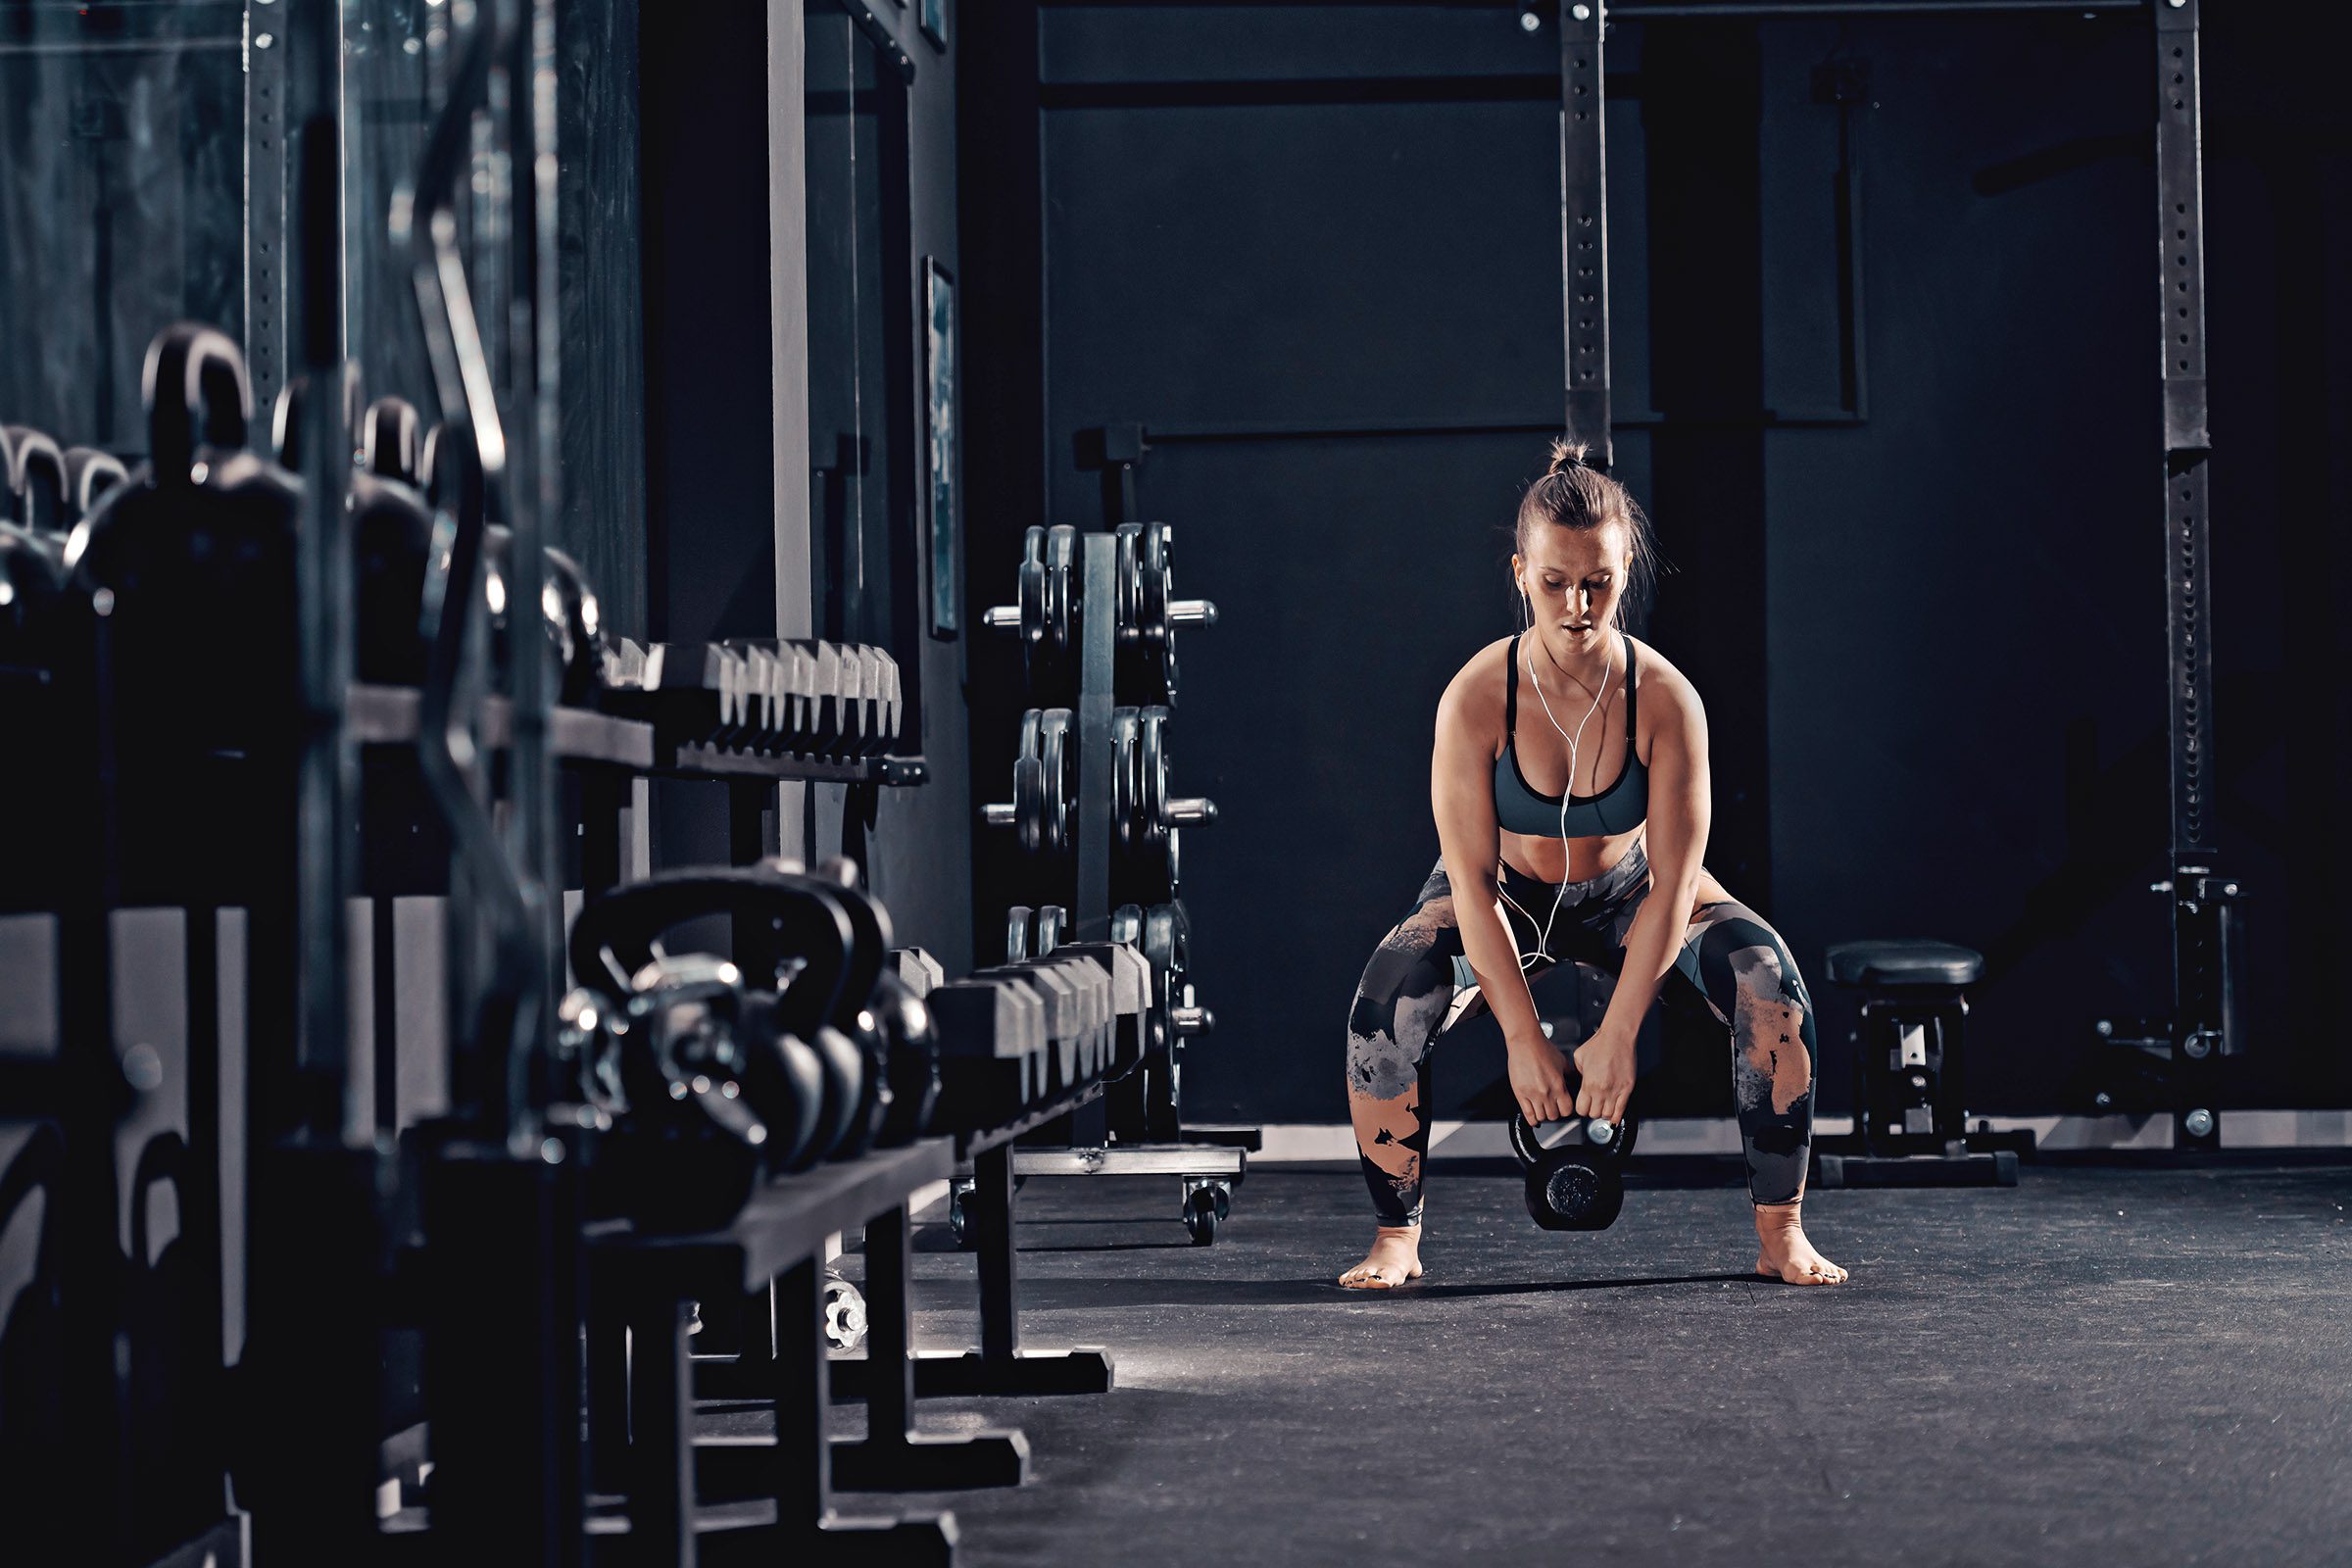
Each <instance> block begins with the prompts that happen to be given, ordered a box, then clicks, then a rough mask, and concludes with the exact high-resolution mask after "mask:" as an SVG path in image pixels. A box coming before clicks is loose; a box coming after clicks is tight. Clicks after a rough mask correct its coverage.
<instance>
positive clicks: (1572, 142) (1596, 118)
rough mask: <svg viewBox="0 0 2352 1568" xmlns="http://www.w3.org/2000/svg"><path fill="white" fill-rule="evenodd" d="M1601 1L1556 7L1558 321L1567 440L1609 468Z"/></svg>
mask: <svg viewBox="0 0 2352 1568" xmlns="http://www.w3.org/2000/svg"><path fill="white" fill-rule="evenodd" d="M1600 13H1601V0H1568V3H1565V4H1563V5H1562V6H1561V7H1560V284H1561V291H1560V305H1561V311H1560V318H1561V326H1562V329H1563V331H1564V333H1565V335H1566V338H1567V373H1568V389H1567V390H1568V398H1567V405H1568V406H1567V423H1566V428H1567V432H1568V439H1569V440H1570V441H1578V442H1583V443H1584V444H1585V445H1586V446H1587V447H1588V448H1590V449H1591V450H1590V452H1589V453H1588V457H1589V459H1591V460H1592V461H1593V466H1595V467H1598V468H1600V469H1603V470H1604V471H1605V470H1606V469H1608V468H1609V467H1610V466H1613V463H1614V461H1615V457H1616V449H1615V446H1614V444H1613V443H1612V441H1611V439H1610V432H1609V218H1608V201H1607V197H1608V158H1607V149H1606V140H1607V138H1606V136H1605V134H1604V127H1605V116H1604V115H1603V113H1602V102H1601V82H1602V79H1603V78H1602V74H1601V32H1602V25H1601V15H1600Z"/></svg>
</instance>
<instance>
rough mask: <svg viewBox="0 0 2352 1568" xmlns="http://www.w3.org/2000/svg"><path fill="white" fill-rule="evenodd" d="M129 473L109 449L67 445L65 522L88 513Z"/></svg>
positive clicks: (68, 523)
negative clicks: (66, 513)
mask: <svg viewBox="0 0 2352 1568" xmlns="http://www.w3.org/2000/svg"><path fill="white" fill-rule="evenodd" d="M129 477H130V470H129V469H128V468H125V467H124V466H123V460H122V459H121V458H118V457H116V456H115V455H114V454H113V453H111V452H101V451H99V450H98V449H97V448H95V447H68V448H67V449H66V510H67V512H68V514H69V515H68V516H67V518H66V526H67V527H68V528H69V529H70V528H72V527H73V524H74V523H77V522H79V521H80V520H81V519H82V518H84V517H86V516H88V515H90V509H91V508H93V507H95V506H97V505H98V503H99V501H100V500H101V499H102V498H103V497H104V496H105V495H106V493H107V492H108V491H109V490H112V489H113V488H114V487H115V486H117V485H119V484H122V483H123V482H124V481H126V480H128V479H129Z"/></svg>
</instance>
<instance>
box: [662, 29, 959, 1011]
mask: <svg viewBox="0 0 2352 1568" xmlns="http://www.w3.org/2000/svg"><path fill="white" fill-rule="evenodd" d="M807 9H808V14H809V18H810V19H811V20H815V19H818V18H827V19H830V18H837V17H838V16H839V15H840V11H839V8H838V7H836V6H833V5H831V4H830V0H809V5H808V8H807ZM873 15H874V16H876V17H877V18H878V19H879V22H880V25H882V27H883V28H884V29H885V30H886V31H888V32H889V33H890V34H891V35H892V36H893V37H894V38H895V39H896V41H897V44H898V47H899V48H900V49H902V50H903V51H905V53H906V55H907V57H909V58H911V59H912V61H913V62H914V77H913V80H912V81H911V82H909V83H907V87H906V96H905V107H906V114H907V128H906V141H905V156H906V159H907V171H906V181H905V199H906V201H907V212H906V214H905V215H904V221H905V223H906V241H905V244H904V247H903V249H904V250H905V251H906V253H907V254H906V256H905V258H904V262H905V267H904V270H900V269H898V268H890V269H887V270H886V269H884V268H883V267H882V265H881V264H880V263H876V264H875V266H874V268H873V270H872V271H871V272H870V274H869V273H868V272H867V271H865V270H861V271H860V273H859V276H858V287H859V288H860V289H861V290H863V289H873V290H877V291H878V294H879V298H880V300H881V302H882V308H883V309H884V310H886V311H890V312H896V313H899V318H900V323H899V324H900V329H899V330H896V331H895V333H894V336H895V338H896V340H897V341H898V342H899V343H900V344H901V345H902V347H901V350H900V351H899V352H897V353H896V354H894V356H893V359H894V361H895V362H896V363H895V364H894V365H893V367H892V368H891V369H890V370H889V371H888V373H889V374H892V375H897V376H901V377H904V380H903V381H902V382H901V383H900V396H898V397H896V398H890V399H883V400H879V401H882V402H884V403H886V404H888V405H889V406H890V408H891V409H892V414H891V416H890V417H891V419H892V425H891V430H890V437H891V439H892V440H893V441H895V442H896V443H898V444H899V445H900V446H901V447H902V448H903V449H904V450H905V451H907V452H911V453H917V454H919V453H920V452H921V451H922V450H923V446H922V443H923V442H924V441H925V440H926V430H927V428H928V426H927V423H926V416H925V414H924V407H923V402H922V397H921V390H922V387H923V385H924V380H923V376H924V362H923V351H922V337H921V332H920V325H921V318H920V302H921V299H922V265H923V261H924V259H925V258H926V257H937V258H938V259H939V260H940V261H941V262H942V264H943V265H944V266H946V267H947V268H948V270H950V271H951V272H954V271H955V270H956V266H957V260H956V183H955V181H956V174H955V170H956V92H955V60H954V56H953V54H952V53H950V52H948V51H947V50H943V49H942V48H941V47H939V46H937V45H935V44H933V43H932V42H931V41H930V40H928V39H927V38H925V37H924V36H923V35H922V33H921V32H920V30H919V28H918V26H917V23H916V20H915V13H914V12H912V11H908V10H901V9H898V8H895V7H888V6H884V7H879V8H877V9H876V11H875V12H874V13H873ZM802 27H803V6H802V5H801V4H800V3H798V0H774V3H772V4H770V5H768V6H765V7H760V8H752V9H750V10H734V11H728V12H726V13H725V14H724V15H723V16H722V15H720V14H718V13H712V14H711V16H710V17H707V18H706V17H698V19H697V21H696V25H694V26H692V27H681V26H680V25H678V23H677V19H676V18H674V17H671V16H669V15H668V14H667V13H662V14H661V15H659V16H655V15H651V14H649V15H647V16H646V18H645V19H644V22H643V25H641V26H640V28H639V30H638V33H637V48H638V50H639V55H638V68H639V73H640V77H641V83H642V87H641V97H640V99H639V105H638V111H637V114H638V124H639V134H640V136H641V138H642V140H641V151H640V154H639V160H638V169H637V175H638V179H639V181H640V190H641V200H642V203H643V212H644V220H643V221H644V245H643V251H642V262H641V266H642V269H643V273H644V288H645V318H644V343H645V356H646V359H645V364H646V381H645V385H646V417H645V454H646V456H645V463H646V491H647V500H646V509H647V532H648V536H649V544H650V553H651V562H652V569H651V572H650V574H649V576H648V578H647V584H648V587H647V601H648V608H647V626H648V631H649V633H650V635H652V636H655V637H658V638H664V639H668V640H672V641H693V640H698V639H704V638H711V637H734V636H742V637H760V636H774V635H777V633H778V631H779V629H781V630H782V631H783V632H784V633H785V634H787V635H803V636H806V635H825V634H827V633H826V630H825V628H824V627H823V626H822V625H821V624H819V619H818V616H817V613H816V612H817V610H818V608H819V607H818V606H815V605H813V604H812V603H810V602H809V599H808V597H807V596H808V594H809V583H810V579H809V548H810V532H809V530H810V520H809V490H810V477H811V476H810V468H811V466H812V465H813V464H815V463H819V462H822V463H826V464H833V463H835V462H836V461H837V460H836V458H835V456H834V454H833V453H831V452H828V453H825V454H823V455H821V456H819V455H812V454H811V453H810V451H809V431H808V430H807V428H806V424H807V421H808V419H809V401H808V387H809V377H811V376H814V375H818V374H823V373H827V372H828V371H829V370H830V369H831V368H833V367H829V366H827V365H824V364H815V363H811V364H808V365H806V366H804V365H802V364H800V363H797V362H796V361H795V359H794V357H795V355H796V354H798V353H802V352H807V351H809V349H810V348H811V347H813V346H814V345H812V343H811V338H810V337H809V334H808V333H807V331H806V329H805V326H804V322H805V317H806V312H807V309H808V301H807V299H806V297H805V296H804V295H802V294H800V293H797V292H796V287H791V286H785V284H789V283H792V282H793V280H794V279H798V280H800V282H799V284H798V285H797V286H798V287H799V288H804V289H805V286H806V279H807V277H808V275H809V274H808V272H807V270H806V268H805V266H804V262H803V257H804V252H803V250H802V247H804V246H805V245H807V244H809V243H810V241H811V238H812V236H810V235H809V234H808V233H807V232H806V230H805V228H804V226H803V219H802V214H801V212H800V211H799V210H798V208H797V206H796V204H795V203H794V202H793V201H792V200H791V198H792V197H793V196H794V194H795V192H796V188H797V190H799V191H804V192H805V190H806V188H807V187H806V182H805V181H804V182H801V183H800V184H799V185H798V186H797V187H796V185H795V183H794V181H792V180H791V179H790V178H779V177H778V167H777V161H778V160H791V161H795V162H797V161H798V160H801V159H803V158H805V157H807V156H809V151H808V143H807V141H806V139H805V132H804V125H803V123H802V117H803V113H804V105H803V103H802V101H801V91H802V84H803V83H804V82H805V81H806V80H807V79H809V78H808V76H807V74H806V72H807V68H808V62H807V59H806V57H805V55H804V53H803V51H802V37H801V29H802ZM780 28H790V29H792V31H791V32H790V33H789V34H782V33H779V32H778V29H780ZM826 36H827V37H828V38H831V39H833V40H835V41H843V40H844V39H845V36H846V35H845V29H843V28H841V27H840V26H839V25H832V26H830V27H829V28H828V29H827V31H826ZM953 36H954V35H953V33H951V34H950V37H951V40H952V39H953ZM828 64H829V63H828ZM828 112H830V113H839V108H838V106H833V107H831V108H829V110H828ZM881 145H883V146H885V147H890V146H893V145H895V138H883V139H882V141H881ZM893 188H895V181H892V180H888V179H886V181H885V189H886V190H889V189H893ZM893 221H895V220H893ZM823 237H824V236H821V235H820V236H813V238H815V239H822V238H823ZM860 257H861V262H862V261H863V260H867V259H870V258H867V257H865V256H864V255H863V253H860ZM886 272H887V275H885V274H886ZM788 274H789V275H788ZM779 279H783V280H784V283H779V281H778V280H779ZM780 287H781V288H783V295H792V296H794V297H792V298H790V299H789V300H787V299H785V298H784V297H783V295H779V293H778V292H777V291H778V289H779V288H780ZM779 311H785V312H789V313H790V315H791V319H787V320H786V321H784V322H782V323H781V325H782V328H783V329H782V330H780V331H779V330H777V329H776V328H777V327H778V325H779V323H778V322H777V320H776V313H777V312H779ZM828 341H829V340H828ZM796 377H797V378H799V381H798V385H797V386H796V385H795V384H794V383H795V378H796ZM861 417H872V415H871V412H870V409H869V410H868V411H867V412H865V413H864V414H862V415H861ZM796 421H797V422H796ZM910 471H911V472H912V473H913V474H914V475H916V476H917V477H918V478H919V476H920V475H922V474H923V473H924V472H925V471H926V470H925V469H924V467H923V466H922V465H921V463H920V462H917V463H915V464H914V465H913V466H912V468H911V470H910ZM917 491H918V486H916V485H911V484H910V485H907V486H904V487H901V488H900V489H898V490H894V492H893V496H892V504H893V506H894V507H895V508H896V509H898V510H896V511H895V512H894V513H893V523H892V526H893V527H894V528H895V529H896V530H897V532H896V534H895V535H894V537H893V540H892V543H893V546H894V551H893V557H894V562H901V563H913V564H922V563H924V562H927V560H928V557H929V531H928V526H927V523H926V522H925V521H924V520H923V518H922V516H921V515H920V514H918V513H917V512H916V511H915V510H914V503H915V499H916V493H917ZM779 550H782V551H786V552H792V553H796V555H797V559H796V560H793V561H786V562H781V563H780V562H779V557H778V552H779ZM779 584H782V585H784V586H783V590H782V591H783V593H784V595H785V602H780V601H779V597H778V594H779V588H778V585H779ZM890 587H891V585H890V584H884V585H882V588H883V590H884V591H887V590H888V589H889V588H890ZM796 590H797V592H796ZM899 598H900V602H901V604H902V605H904V604H905V603H906V602H907V600H909V599H912V600H913V601H914V603H915V604H916V605H917V606H918V607H923V606H927V604H928V594H927V590H926V591H925V592H924V593H923V594H922V595H920V596H916V595H907V594H901V595H900V596H899ZM925 628H926V629H922V630H918V631H917V632H916V633H915V634H914V635H912V636H910V637H903V638H901V639H899V641H898V642H897V644H896V648H897V652H898V655H899V658H900V661H901V665H902V674H903V677H904V678H905V679H906V680H907V682H908V683H909V684H910V685H912V686H915V687H916V688H917V689H918V690H919V693H920V700H919V702H917V703H914V704H910V707H913V708H915V709H918V710H919V713H920V720H921V732H920V734H919V736H910V737H908V739H907V741H906V742H905V743H903V745H904V749H906V750H907V751H913V750H916V749H918V748H919V750H920V751H921V752H922V753H923V755H924V756H925V757H926V759H927V760H928V761H929V763H930V767H931V772H932V778H933V782H931V783H929V784H926V785H922V786H917V787H912V788H905V789H889V790H884V791H883V792H882V798H881V801H880V803H879V808H878V809H877V812H876V816H875V821H874V823H873V825H872V826H871V827H870V828H868V829H867V863H866V869H867V874H868V877H869V879H870V882H871V885H872V886H873V888H874V890H875V891H876V892H877V893H878V894H879V895H880V896H881V898H882V899H883V901H884V903H885V904H886V905H887V906H888V907H889V908H890V910H891V913H892V916H893V918H894V920H895V922H896V927H897V929H896V935H897V937H898V940H899V941H901V942H902V943H907V944H913V945H919V946H922V947H925V948H928V949H930V950H931V951H932V952H933V953H934V954H935V955H936V956H938V957H939V958H940V960H941V962H942V963H944V964H947V965H948V966H949V967H950V968H951V969H955V970H957V971H958V972H960V971H961V970H962V969H968V968H969V967H970V965H971V961H972V960H971V935H970V929H971V928H970V920H969V913H968V910H969V905H970V896H971V895H970V881H969V875H970V873H969V870H968V867H969V865H970V856H971V834H970V827H969V822H968V818H967V815H966V812H965V809H964V799H963V797H964V780H965V777H966V774H967V765H966V763H965V761H964V745H965V739H964V724H963V721H962V712H963V694H962V691H961V688H960V683H961V677H962V669H961V662H960V650H961V644H960V643H958V642H954V641H944V642H943V641H939V640H935V639H933V638H931V637H929V636H928V635H927V621H926V623H925ZM910 655H911V658H910ZM844 795H845V792H844V790H843V789H842V788H841V787H840V786H838V785H810V786H807V787H805V788H804V787H801V786H790V787H787V789H786V790H785V791H784V792H783V798H784V802H785V816H786V821H785V822H784V823H783V824H782V827H781V828H780V833H779V836H780V839H781V841H782V844H783V847H785V848H787V849H793V850H797V851H798V852H800V853H804V854H806V855H808V856H809V857H811V858H814V857H821V856H825V855H831V854H836V853H839V852H840V851H841V849H842V848H843V815H844V811H845V809H847V805H846V802H845V799H844ZM656 835H657V842H656V845H655V848H654V855H655V859H656V862H657V863H659V864H683V863H688V862H689V861H694V860H704V861H710V860H723V859H724V858H726V855H727V840H726V816H725V807H724V796H723V794H722V793H721V792H720V791H719V790H718V789H717V788H716V787H714V786H711V785H706V784H699V783H697V784H675V785H663V786H662V787H661V788H660V790H659V791H658V799H657V802H656Z"/></svg>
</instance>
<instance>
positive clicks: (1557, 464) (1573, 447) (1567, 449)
mask: <svg viewBox="0 0 2352 1568" xmlns="http://www.w3.org/2000/svg"><path fill="white" fill-rule="evenodd" d="M1587 450H1589V449H1588V448H1587V447H1586V446H1585V444H1584V443H1583V442H1581V441H1579V442H1575V443H1573V444H1572V443H1570V442H1567V441H1560V440H1555V441H1553V442H1552V444H1551V466H1550V467H1549V468H1546V469H1545V470H1544V476H1545V477H1546V478H1549V477H1551V476H1552V475H1554V474H1561V473H1566V472H1567V471H1568V470H1569V469H1571V468H1581V467H1584V466H1585V453H1586V452H1587Z"/></svg>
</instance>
